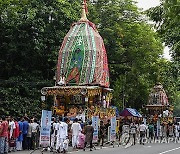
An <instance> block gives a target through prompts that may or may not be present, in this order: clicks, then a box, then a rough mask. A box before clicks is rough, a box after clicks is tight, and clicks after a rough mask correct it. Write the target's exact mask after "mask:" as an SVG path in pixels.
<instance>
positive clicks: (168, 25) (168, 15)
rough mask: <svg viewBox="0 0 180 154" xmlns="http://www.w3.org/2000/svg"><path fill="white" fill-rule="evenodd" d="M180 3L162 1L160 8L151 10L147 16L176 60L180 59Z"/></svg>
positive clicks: (171, 0)
mask: <svg viewBox="0 0 180 154" xmlns="http://www.w3.org/2000/svg"><path fill="white" fill-rule="evenodd" d="M179 10H180V1H179V0H162V1H161V4H160V6H157V7H154V8H151V9H149V10H148V11H147V15H148V16H149V17H150V19H151V20H153V21H154V22H155V23H156V24H155V28H156V29H157V32H158V33H159V34H160V36H161V38H162V40H163V41H164V42H165V45H167V46H169V47H170V49H171V54H172V56H173V58H174V60H176V61H179V59H180V42H179V40H180V25H179V21H180V15H179Z"/></svg>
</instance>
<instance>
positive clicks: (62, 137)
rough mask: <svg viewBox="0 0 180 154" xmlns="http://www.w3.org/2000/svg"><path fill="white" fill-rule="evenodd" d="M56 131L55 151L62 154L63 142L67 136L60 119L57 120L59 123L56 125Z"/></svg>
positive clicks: (64, 125) (66, 128)
mask: <svg viewBox="0 0 180 154" xmlns="http://www.w3.org/2000/svg"><path fill="white" fill-rule="evenodd" d="M56 126H57V127H56V129H57V142H56V150H57V151H58V152H59V151H60V152H63V151H64V150H66V149H64V146H63V145H64V144H63V142H64V140H66V138H67V136H68V127H67V124H66V123H65V122H62V117H60V118H59V123H57V125H56Z"/></svg>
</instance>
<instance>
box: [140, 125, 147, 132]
mask: <svg viewBox="0 0 180 154" xmlns="http://www.w3.org/2000/svg"><path fill="white" fill-rule="evenodd" d="M146 129H147V126H146V125H145V124H141V125H140V126H139V131H140V132H145V131H146Z"/></svg>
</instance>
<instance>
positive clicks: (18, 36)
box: [0, 0, 80, 116]
mask: <svg viewBox="0 0 180 154" xmlns="http://www.w3.org/2000/svg"><path fill="white" fill-rule="evenodd" d="M79 10H80V3H79V2H78V1H73V2H72V1H67V0H66V1H64V0H55V1H47V0H0V33H1V35H0V52H1V57H0V66H1V71H0V77H1V80H0V103H1V105H2V106H3V108H1V109H0V110H1V114H5V115H9V114H11V115H17V116H18V115H22V114H25V113H27V114H28V115H34V113H36V112H37V113H36V114H41V113H40V110H41V102H40V96H41V93H40V89H41V88H42V87H44V86H53V76H54V74H55V66H56V62H57V55H58V50H59V47H60V44H61V42H62V40H63V38H64V36H65V35H66V33H67V32H68V30H69V27H70V25H71V24H72V23H73V22H74V21H77V20H78V18H79V14H80V11H79ZM36 114H35V115H36Z"/></svg>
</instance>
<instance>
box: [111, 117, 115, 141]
mask: <svg viewBox="0 0 180 154" xmlns="http://www.w3.org/2000/svg"><path fill="white" fill-rule="evenodd" d="M110 141H116V117H112V118H111V128H110Z"/></svg>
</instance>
